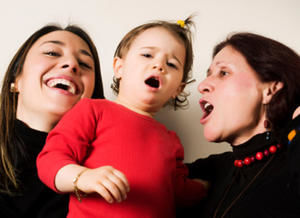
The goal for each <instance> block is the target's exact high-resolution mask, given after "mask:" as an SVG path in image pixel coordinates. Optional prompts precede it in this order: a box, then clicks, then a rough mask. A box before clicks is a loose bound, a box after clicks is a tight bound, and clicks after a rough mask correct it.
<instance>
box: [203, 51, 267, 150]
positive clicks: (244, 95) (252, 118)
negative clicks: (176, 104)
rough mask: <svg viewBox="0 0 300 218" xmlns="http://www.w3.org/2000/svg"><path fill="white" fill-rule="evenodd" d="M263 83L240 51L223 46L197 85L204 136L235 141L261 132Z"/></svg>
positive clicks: (263, 114)
mask: <svg viewBox="0 0 300 218" xmlns="http://www.w3.org/2000/svg"><path fill="white" fill-rule="evenodd" d="M267 87H268V85H267V84H265V83H262V82H261V81H260V80H259V79H258V78H257V75H256V72H255V71H254V70H253V69H252V68H251V67H250V66H249V64H248V63H247V61H246V59H245V58H244V56H243V55H242V54H241V53H239V52H238V51H236V50H235V49H233V48H232V47H230V46H226V47H224V48H223V49H222V50H221V51H220V52H219V53H218V54H217V55H216V56H215V57H214V59H213V61H212V63H211V66H210V68H209V70H208V73H207V78H206V79H205V80H203V81H202V82H201V83H200V84H199V87H198V89H199V91H200V93H201V94H202V98H201V100H200V105H201V108H202V110H203V117H202V118H201V121H200V122H201V124H203V126H204V136H205V137H206V139H207V140H209V141H214V142H219V141H227V142H229V143H231V144H233V145H238V144H241V143H243V142H245V141H247V140H248V139H250V138H251V137H252V136H254V135H255V134H258V133H261V132H264V131H265V128H264V127H263V121H264V120H265V108H264V104H266V103H268V102H267V101H269V100H270V98H269V97H268V98H267V97H266V96H267V95H268V93H267V90H268V89H267Z"/></svg>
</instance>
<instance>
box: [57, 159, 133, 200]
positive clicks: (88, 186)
mask: <svg viewBox="0 0 300 218" xmlns="http://www.w3.org/2000/svg"><path fill="white" fill-rule="evenodd" d="M55 185H56V188H57V190H59V191H60V192H75V194H76V195H77V198H78V200H79V201H80V193H79V192H84V193H86V194H90V193H94V192H96V193H98V194H99V195H100V196H102V197H103V198H104V199H105V200H106V201H107V202H109V203H113V202H114V201H117V202H121V201H122V200H125V199H126V198H127V192H129V184H128V181H127V179H126V177H125V175H124V174H123V173H121V172H120V171H118V170H116V169H114V168H113V167H111V166H103V167H99V168H95V169H89V168H86V167H83V166H80V165H76V164H69V165H66V166H64V167H62V168H61V169H60V170H59V171H58V173H57V174H56V177H55ZM75 187H76V189H77V190H76V191H75Z"/></svg>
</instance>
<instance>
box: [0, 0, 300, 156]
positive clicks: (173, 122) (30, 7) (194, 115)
mask: <svg viewBox="0 0 300 218" xmlns="http://www.w3.org/2000/svg"><path fill="white" fill-rule="evenodd" d="M192 13H196V14H197V16H196V17H195V18H194V21H195V23H196V30H195V31H194V52H195V59H194V67H193V76H194V78H196V79H197V82H196V83H193V84H191V85H189V86H188V87H187V90H190V93H191V96H190V98H189V101H190V107H189V109H187V110H179V111H176V112H173V111H172V110H169V109H164V110H162V111H161V112H160V113H159V114H157V116H156V118H157V119H158V120H160V121H161V122H163V123H164V124H166V125H167V127H168V128H169V129H172V130H175V131H176V132H177V133H178V135H179V136H180V138H181V140H182V143H183V145H184V147H185V160H186V161H193V160H195V159H196V158H197V157H205V156H207V155H209V154H211V153H218V152H222V151H224V150H228V149H230V147H229V146H228V145H226V144H215V143H208V142H206V140H205V139H204V138H203V131H202V127H201V125H200V123H199V120H200V117H201V111H200V107H199V105H198V100H199V98H200V94H199V93H198V91H197V84H198V83H199V81H201V79H203V78H204V76H205V72H206V70H207V68H208V66H209V64H210V60H211V52H212V48H213V46H214V45H215V44H216V43H217V42H219V41H220V40H222V39H224V38H225V37H226V36H227V34H228V33H230V32H233V31H251V32H254V33H258V34H262V35H265V36H268V37H271V38H274V39H276V40H279V41H281V42H283V43H285V44H286V45H288V46H290V47H292V48H293V49H294V50H295V51H296V52H298V53H299V52H300V28H299V27H300V1H299V0H226V1H221V0H219V1H218V0H148V1H144V0H48V1H43V0H26V1H22V0H19V1H18V0H0V28H1V36H0V37H1V40H0V51H1V52H0V78H1V79H2V77H3V75H4V73H5V71H6V68H7V66H8V64H9V61H10V60H11V59H12V57H13V55H14V54H15V52H16V51H17V49H18V48H19V47H20V46H21V44H22V43H23V42H24V41H25V40H26V39H27V38H28V37H29V36H30V35H31V34H32V33H33V32H34V31H36V30H37V29H39V28H40V27H42V26H43V25H45V24H49V23H59V24H62V25H63V26H65V25H67V24H77V25H79V26H81V27H83V28H84V29H85V30H86V31H87V32H88V33H89V34H90V35H91V37H92V39H93V40H94V42H95V44H96V46H97V48H98V52H99V55H100V62H101V70H102V75H103V79H104V88H105V96H106V97H107V98H108V99H111V100H113V99H114V95H113V94H112V91H111V89H110V84H111V81H112V76H113V71H112V59H113V54H114V51H115V48H116V46H117V44H118V42H119V41H120V40H121V38H122V37H123V36H124V34H125V33H127V32H128V31H129V30H130V29H131V28H133V27H135V26H137V25H140V24H142V23H144V22H148V21H152V20H157V19H166V20H178V19H185V18H186V17H187V16H189V15H190V14H192ZM224 104H226V100H225V99H224ZM232 112H233V113H234V111H232Z"/></svg>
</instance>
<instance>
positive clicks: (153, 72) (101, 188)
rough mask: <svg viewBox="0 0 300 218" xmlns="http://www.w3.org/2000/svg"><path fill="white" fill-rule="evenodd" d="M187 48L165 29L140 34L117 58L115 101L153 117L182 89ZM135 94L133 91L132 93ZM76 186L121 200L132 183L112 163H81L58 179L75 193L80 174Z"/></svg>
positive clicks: (65, 189)
mask: <svg viewBox="0 0 300 218" xmlns="http://www.w3.org/2000/svg"><path fill="white" fill-rule="evenodd" d="M184 64H185V47H184V45H183V43H182V42H181V41H179V40H178V39H177V38H175V37H174V36H173V35H172V34H171V33H170V32H169V31H167V30H165V29H164V28H160V27H155V28H150V29H148V30H145V31H144V32H142V33H140V34H139V35H138V36H137V37H136V39H135V40H134V42H133V43H132V44H131V46H130V48H129V49H128V51H127V54H125V55H124V57H123V58H119V57H118V58H115V59H114V63H113V68H114V72H115V76H116V77H117V78H120V79H121V80H120V91H119V94H118V97H117V100H116V102H117V103H118V104H121V105H123V106H125V107H127V108H129V109H131V110H133V111H135V112H137V113H139V114H143V115H145V116H150V117H151V116H153V115H154V114H155V113H156V112H157V111H158V110H159V109H160V108H161V107H162V106H163V105H164V104H165V103H166V102H167V101H168V100H169V99H170V98H175V97H176V95H178V94H179V93H180V92H181V90H182V88H183V86H184V85H183V83H182V82H181V81H182V77H183V69H184ZM149 77H155V78H157V79H158V80H159V81H160V85H159V87H157V88H153V87H150V86H149V85H147V84H146V83H145V81H146V80H147V79H148V78H149ZM133 93H134V94H133ZM81 172H82V174H81V175H80V177H79V178H78V180H77V187H78V188H79V189H80V190H81V191H83V192H84V193H87V194H89V193H94V192H96V193H98V194H99V195H100V196H102V197H103V198H104V199H105V200H106V201H107V202H109V203H113V202H121V201H123V200H125V199H126V198H127V192H129V190H130V186H129V183H128V180H127V179H126V176H125V175H124V174H123V173H122V172H120V171H118V170H117V169H114V168H113V167H111V166H102V167H99V168H96V169H88V168H86V167H83V166H79V165H74V164H70V165H66V166H64V167H63V168H61V169H60V170H59V171H58V173H57V175H56V178H55V184H56V188H57V189H58V190H59V191H61V192H73V191H74V184H73V182H72V181H73V178H75V177H76V176H77V175H78V174H80V173H81Z"/></svg>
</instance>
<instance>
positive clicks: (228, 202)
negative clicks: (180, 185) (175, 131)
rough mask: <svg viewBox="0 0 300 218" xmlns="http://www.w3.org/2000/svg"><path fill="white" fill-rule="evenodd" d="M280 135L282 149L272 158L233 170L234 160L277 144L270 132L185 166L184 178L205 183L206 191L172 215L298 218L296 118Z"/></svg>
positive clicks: (299, 144)
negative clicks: (192, 204) (196, 202)
mask: <svg viewBox="0 0 300 218" xmlns="http://www.w3.org/2000/svg"><path fill="white" fill-rule="evenodd" d="M293 129H295V131H296V132H297V134H296V136H295V137H293V139H292V140H291V141H290V142H289V140H288V137H287V136H288V133H289V132H290V131H291V130H293ZM294 133H295V132H294ZM283 135H284V137H283V138H282V140H281V144H282V148H281V149H279V150H277V152H276V153H275V154H271V155H269V156H267V157H264V158H263V159H262V160H260V161H258V160H256V161H255V162H253V163H251V164H250V165H248V166H243V167H242V168H237V167H235V166H234V160H236V159H241V160H243V159H244V158H245V157H249V156H252V155H255V154H256V153H257V152H258V151H264V150H265V149H268V148H269V147H270V146H271V145H276V144H277V143H279V140H277V139H275V137H274V135H273V134H272V133H270V132H269V133H263V134H259V135H256V136H254V137H253V138H251V139H250V140H249V141H247V142H246V143H244V144H241V145H239V146H233V152H225V153H222V154H217V155H211V156H209V157H208V158H205V159H198V160H196V161H195V162H194V163H192V164H188V167H189V170H190V177H191V178H202V179H205V180H208V181H210V182H211V187H210V191H209V193H208V196H207V198H206V199H204V200H203V202H201V204H200V205H198V206H197V207H195V208H190V209H189V210H185V211H180V212H178V217H201V218H205V217H226V218H229V217H230V218H259V217H262V218H267V217H272V218H274V217H278V218H289V217H297V218H299V217H300V181H299V180H300V116H298V117H297V118H296V119H295V120H293V122H292V123H291V124H290V125H289V127H288V128H287V129H286V131H285V133H284V134H283ZM292 135H293V134H292V133H291V134H290V137H291V136H292Z"/></svg>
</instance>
